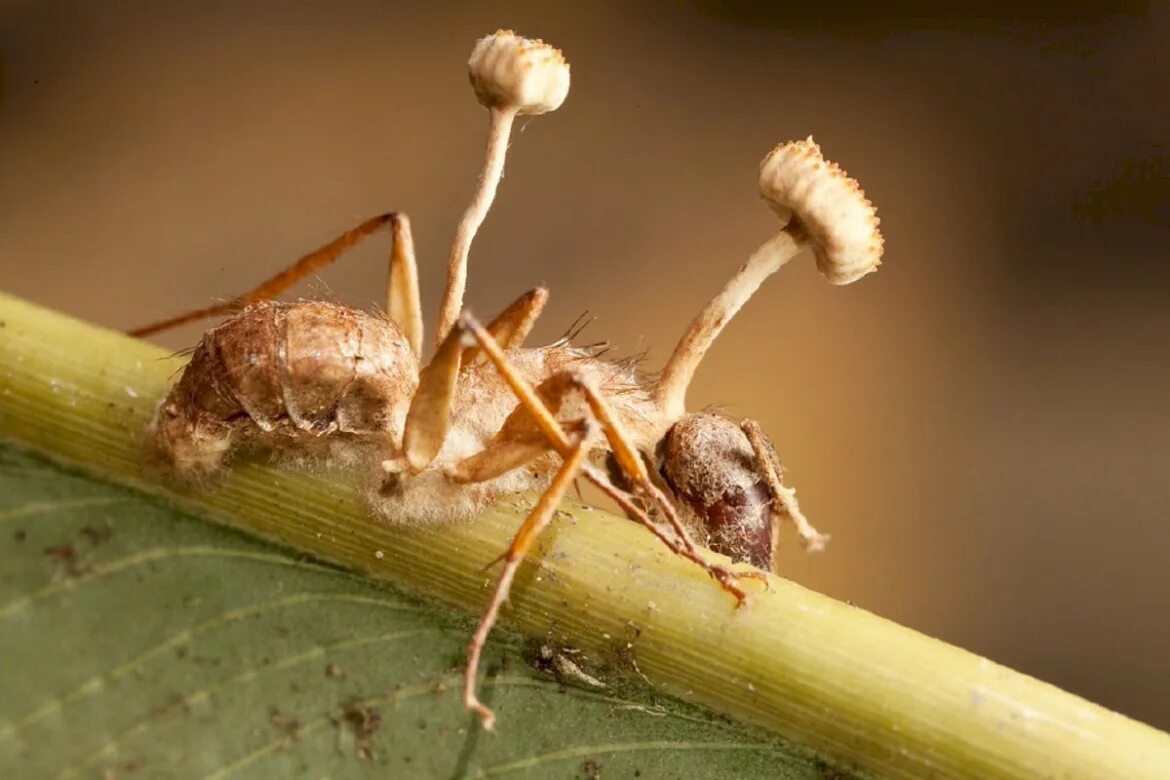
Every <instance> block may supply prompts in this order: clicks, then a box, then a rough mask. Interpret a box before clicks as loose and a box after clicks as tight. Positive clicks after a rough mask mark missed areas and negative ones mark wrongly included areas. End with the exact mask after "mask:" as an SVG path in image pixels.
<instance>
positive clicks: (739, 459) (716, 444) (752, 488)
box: [660, 412, 774, 571]
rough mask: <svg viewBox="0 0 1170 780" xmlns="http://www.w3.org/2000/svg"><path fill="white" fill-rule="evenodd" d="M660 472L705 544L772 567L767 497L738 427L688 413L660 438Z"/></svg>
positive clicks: (703, 414) (749, 447) (733, 556)
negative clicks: (698, 527)
mask: <svg viewBox="0 0 1170 780" xmlns="http://www.w3.org/2000/svg"><path fill="white" fill-rule="evenodd" d="M660 453H661V458H662V462H661V472H662V475H663V477H664V478H665V479H666V481H667V483H668V484H669V485H670V488H671V490H672V492H673V493H674V494H675V496H676V497H677V498H678V499H679V500H680V501H681V502H683V503H685V504H686V505H687V506H688V507H689V508H690V510H691V511H692V512H694V514H695V515H696V518H697V520H698V521H699V523H700V524H701V525H702V528H703V531H705V532H706V534H707V539H706V542H707V546H708V547H710V548H711V549H712V550H714V551H715V552H718V553H722V554H724V555H726V556H728V557H729V558H731V559H732V560H733V561H736V562H744V563H750V564H752V565H754V566H758V567H759V568H761V569H764V570H765V571H770V570H771V569H772V558H773V543H774V539H773V533H774V532H773V508H772V507H773V496H772V492H771V490H770V489H769V487H768V483H767V481H766V479H765V477H764V475H763V474H762V473H761V470H760V467H759V464H758V462H757V459H756V456H755V454H754V451H753V449H752V445H751V442H750V441H749V440H748V437H747V435H746V434H745V433H744V431H743V430H742V428H741V427H740V426H739V424H737V423H736V422H734V421H733V420H729V419H728V418H726V417H723V416H722V415H718V414H712V413H709V412H700V413H697V414H688V415H685V416H683V417H682V419H680V420H679V421H678V422H677V423H675V424H674V425H673V426H672V427H671V428H670V430H669V431H667V433H666V436H665V437H664V438H663V440H662V445H661V449H660Z"/></svg>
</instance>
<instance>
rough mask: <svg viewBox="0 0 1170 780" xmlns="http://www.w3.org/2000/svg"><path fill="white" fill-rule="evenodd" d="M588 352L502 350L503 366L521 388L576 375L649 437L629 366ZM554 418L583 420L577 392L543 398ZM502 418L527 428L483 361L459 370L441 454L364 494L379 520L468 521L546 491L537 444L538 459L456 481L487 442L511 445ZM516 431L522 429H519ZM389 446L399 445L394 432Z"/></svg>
mask: <svg viewBox="0 0 1170 780" xmlns="http://www.w3.org/2000/svg"><path fill="white" fill-rule="evenodd" d="M596 354H597V350H596V349H595V348H591V347H587V348H578V347H574V346H572V345H571V344H570V343H569V342H568V341H567V340H564V339H563V340H560V341H557V342H555V343H553V344H550V345H548V346H544V347H532V348H528V347H524V348H517V349H511V350H508V351H507V352H506V353H505V356H506V357H507V360H508V362H509V363H510V364H511V365H512V367H513V368H514V369H515V371H516V373H517V374H518V375H519V376H520V377H521V378H523V379H524V380H525V381H527V382H528V383H529V384H531V385H533V386H535V387H539V386H540V385H541V384H542V383H544V382H546V381H547V380H548V379H550V378H552V377H556V376H562V375H564V374H565V372H569V371H572V372H578V373H579V374H580V375H582V376H584V377H588V381H589V382H590V383H592V384H593V385H594V386H595V387H597V388H599V389H600V390H601V392H603V393H605V394H606V398H607V399H608V400H609V402H610V407H611V409H612V411H613V413H614V415H615V417H617V419H618V420H619V421H620V424H621V425H623V426H624V427H625V428H626V429H627V430H629V431H633V432H637V435H638V440H639V441H640V442H641V441H647V440H649V439H651V438H652V436H653V433H654V422H655V419H656V415H655V408H654V406H653V403H652V402H651V399H650V396H649V394H648V393H647V391H646V390H645V389H644V388H645V383H644V381H643V380H642V378H641V377H640V376H639V375H638V373H637V369H636V366H635V364H634V362H633V361H608V360H604V359H600V358H598V357H596ZM548 400H549V402H550V403H549V405H550V407H553V406H555V407H556V408H555V415H556V418H557V419H558V420H559V421H561V423H562V424H563V425H564V426H565V427H567V428H569V427H572V426H573V425H574V424H575V423H576V422H577V421H580V420H582V419H585V418H586V417H587V416H588V415H589V409H588V407H587V405H586V403H585V401H584V399H582V398H581V397H580V396H579V395H578V394H568V395H566V396H564V397H562V398H559V399H555V400H554V399H548ZM509 418H513V419H514V421H515V422H517V423H521V424H524V423H527V419H526V418H525V416H524V415H523V413H522V412H520V413H517V404H516V395H515V392H514V391H513V390H512V388H511V387H510V386H509V385H508V384H507V382H506V381H505V380H504V379H503V377H502V376H501V375H500V372H499V371H497V370H496V368H495V366H493V365H492V363H491V362H489V361H487V360H473V361H471V363H470V364H469V365H466V366H463V367H462V369H461V370H460V372H459V378H458V381H457V385H456V390H455V395H454V398H453V399H452V403H451V417H450V422H449V428H448V431H447V435H446V437H445V438H444V441H443V446H442V449H441V450H440V451H439V453H438V455H437V456H436V457H435V459H434V461H433V463H432V466H431V467H430V468H427V469H425V470H423V471H420V472H416V473H411V472H410V471H409V470H402V471H398V470H397V469H396V470H395V471H394V472H392V473H391V474H390V475H389V477H388V478H387V479H385V480H384V481H383V483H382V485H381V487H379V488H377V489H376V490H375V491H374V492H372V493H371V496H370V504H371V506H372V507H373V509H374V510H375V511H376V512H377V513H378V514H379V515H380V516H381V517H383V518H385V519H387V520H389V521H391V522H395V523H407V524H409V523H441V522H451V521H457V520H461V519H465V518H467V517H470V516H473V515H474V514H475V513H476V512H478V511H479V510H481V509H484V508H485V507H487V506H489V505H491V504H493V503H495V502H496V501H498V500H499V499H500V498H502V497H504V496H506V495H509V494H513V493H521V492H538V491H543V490H544V489H546V488H547V487H548V484H549V481H550V480H551V479H552V477H553V474H554V473H555V472H556V471H557V468H558V467H559V464H560V458H559V457H558V456H557V454H556V453H555V452H553V451H551V450H549V449H548V448H547V446H546V445H545V444H544V443H543V440H539V443H538V444H537V445H536V446H537V448H538V449H539V450H540V451H541V454H539V455H537V456H536V457H534V458H532V459H531V460H527V461H525V462H523V463H521V464H519V465H518V466H517V467H515V468H511V469H508V470H506V471H504V473H502V474H500V475H499V476H495V477H493V478H490V479H486V480H483V481H479V480H478V479H475V480H472V479H465V478H460V477H459V476H458V474H457V473H456V468H457V466H458V464H460V463H465V462H468V460H469V459H473V458H474V457H475V456H476V455H478V454H479V453H482V452H484V451H485V450H488V449H489V448H490V447H491V446H492V444H493V443H500V444H506V443H507V442H508V441H509V438H511V439H513V440H519V439H522V438H524V434H523V433H522V432H521V431H520V430H519V429H520V428H521V425H516V426H513V427H512V428H509V426H508V425H507V423H508V421H509ZM523 427H527V426H526V425H524V426H523ZM397 441H399V442H401V433H400V432H399V434H398V437H397ZM606 451H607V450H606V447H605V442H604V440H600V441H598V442H596V446H595V447H594V448H593V449H592V450H591V452H590V455H589V457H590V459H591V460H593V461H598V462H599V461H600V460H602V459H603V458H604V454H605V452H606Z"/></svg>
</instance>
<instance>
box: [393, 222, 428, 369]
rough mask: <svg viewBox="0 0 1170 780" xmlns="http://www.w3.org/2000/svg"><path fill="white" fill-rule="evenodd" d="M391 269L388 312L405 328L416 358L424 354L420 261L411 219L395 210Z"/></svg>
mask: <svg viewBox="0 0 1170 780" xmlns="http://www.w3.org/2000/svg"><path fill="white" fill-rule="evenodd" d="M390 234H391V241H392V242H393V243H392V245H391V247H390V269H389V271H388V272H387V274H386V314H387V315H389V317H390V319H392V320H394V322H395V323H396V324H397V325H398V327H400V328H402V332H403V333H404V334H405V335H406V343H407V344H410V351H411V352H413V353H414V356H415V357H416V358H421V357H422V341H423V320H422V303H421V302H420V300H419V292H418V263H417V262H416V261H415V259H414V237H413V236H412V235H411V233H410V220H409V219H408V218H407V216H406V215H405V214H395V215H393V216H392V217H391V220H390Z"/></svg>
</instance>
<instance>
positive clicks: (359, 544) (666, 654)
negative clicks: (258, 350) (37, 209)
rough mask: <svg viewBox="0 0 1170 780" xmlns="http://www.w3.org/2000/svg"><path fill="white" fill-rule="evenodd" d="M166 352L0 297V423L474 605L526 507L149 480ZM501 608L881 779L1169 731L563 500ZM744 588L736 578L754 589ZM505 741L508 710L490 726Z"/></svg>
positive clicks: (1124, 771)
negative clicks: (419, 510) (757, 579)
mask: <svg viewBox="0 0 1170 780" xmlns="http://www.w3.org/2000/svg"><path fill="white" fill-rule="evenodd" d="M180 365H181V361H179V360H177V359H175V358H168V357H165V354H164V353H163V352H162V350H160V349H158V348H157V347H154V346H151V345H149V344H146V343H144V342H140V341H135V340H132V339H129V338H126V337H124V336H122V335H120V334H117V333H113V332H110V331H107V330H103V329H100V328H97V327H94V326H92V325H88V324H85V323H82V322H78V321H76V320H74V319H71V318H68V317H66V316H63V315H61V314H57V313H54V312H51V311H47V310H45V309H42V308H39V307H36V306H34V305H32V304H29V303H26V302H23V301H20V300H17V299H14V298H11V297H8V296H5V295H3V294H0V436H2V437H4V438H6V439H9V440H13V441H15V442H17V443H20V444H23V445H24V446H27V447H31V448H33V449H36V450H38V451H40V452H42V453H45V454H48V455H49V456H51V457H54V458H56V459H59V460H63V461H68V462H71V463H74V464H78V465H80V466H81V467H82V468H85V469H87V470H89V471H92V472H96V473H98V474H99V475H100V476H102V477H103V478H106V479H109V480H112V481H115V482H119V483H122V484H127V485H132V486H134V487H137V488H140V489H144V490H148V491H150V492H153V493H156V494H165V495H166V496H168V497H170V498H171V499H172V500H175V501H177V502H181V503H182V504H183V505H185V506H187V507H190V508H193V509H195V510H196V511H198V512H200V513H201V514H203V515H205V516H208V517H210V518H211V519H214V520H216V521H218V522H222V523H226V524H229V525H232V526H235V527H238V528H241V529H245V530H247V531H249V532H253V533H258V534H261V535H263V536H265V537H268V538H271V539H274V540H277V541H279V542H281V543H283V544H286V545H288V546H290V547H293V548H295V549H297V550H301V551H304V552H306V553H309V554H311V555H314V556H317V557H319V558H322V559H326V560H329V561H333V562H335V563H338V564H340V565H342V566H345V567H347V568H350V569H353V570H355V571H359V572H361V573H363V574H365V575H368V576H371V577H375V578H381V579H385V580H390V581H393V582H394V583H397V584H399V585H401V586H404V587H407V588H408V589H410V590H412V591H414V592H416V593H422V594H424V595H427V596H429V597H430V598H432V599H436V600H439V601H441V602H444V603H446V604H449V605H452V606H454V607H456V608H458V609H461V610H465V611H469V612H472V613H477V612H478V611H479V609H480V608H481V607H482V605H483V604H484V602H485V599H486V597H487V590H486V588H487V586H488V585H489V583H490V582H491V580H492V578H493V576H494V572H493V571H492V570H489V569H485V567H487V566H488V564H489V563H491V562H492V561H493V559H495V558H496V557H497V556H498V555H499V554H500V552H501V551H502V550H503V549H504V547H505V546H506V544H507V541H508V540H509V539H510V536H511V534H512V533H513V532H514V530H515V528H516V526H517V524H518V523H519V521H520V519H521V516H522V511H523V507H522V502H520V501H510V502H506V503H505V504H503V505H501V506H499V507H497V508H494V509H491V510H489V511H486V512H484V513H483V514H482V515H480V516H479V517H477V518H474V519H469V520H468V521H467V522H464V523H456V524H452V525H449V526H444V527H441V528H436V527H391V526H387V525H384V524H381V523H379V522H377V521H376V520H374V519H372V518H371V517H370V516H369V515H368V514H367V513H366V512H365V511H364V509H363V506H362V503H361V501H360V499H359V496H358V493H357V491H356V490H355V489H354V488H353V487H352V486H351V485H350V484H349V483H347V482H346V481H345V479H344V475H341V474H316V475H309V474H305V473H301V472H295V471H289V470H286V469H282V468H278V467H265V466H260V465H254V464H251V465H242V466H240V467H238V468H235V469H234V470H233V471H232V473H231V474H230V475H229V476H228V477H227V478H225V479H223V480H222V481H217V482H216V483H215V484H214V485H211V486H207V487H204V488H201V489H177V488H176V487H175V486H173V485H169V484H167V483H166V482H165V480H164V479H163V478H162V477H160V476H157V475H153V474H152V470H151V468H150V467H149V465H148V464H147V463H145V461H144V456H143V450H142V447H141V443H140V442H141V435H142V431H143V429H144V428H145V427H146V425H147V423H148V421H149V419H150V417H151V414H152V410H153V408H154V406H155V404H156V403H157V401H158V399H159V398H160V397H161V395H162V394H163V393H164V392H165V390H166V387H167V384H168V382H169V381H170V379H171V378H172V377H173V375H174V373H175V371H176V370H177V369H178V368H179V367H180ZM539 547H540V552H539V554H537V555H534V556H533V559H532V560H530V561H529V563H528V564H526V566H525V568H524V569H523V570H522V573H521V576H520V577H518V579H517V582H516V587H515V589H514V591H513V596H512V600H511V610H510V611H509V612H508V613H507V615H506V618H507V623H508V624H509V625H511V626H512V627H514V628H516V629H518V630H520V631H522V632H524V633H525V634H528V635H530V636H534V637H551V638H553V639H554V640H557V641H561V642H564V643H566V644H568V645H571V646H575V647H579V648H582V649H584V650H586V651H590V652H594V653H600V654H606V655H609V656H611V657H612V656H613V655H615V654H616V655H618V656H622V657H625V658H627V659H629V658H630V657H633V658H634V659H635V660H636V663H637V668H638V670H639V671H640V672H641V673H642V674H643V675H645V677H646V678H648V679H649V680H650V681H651V682H652V683H654V684H655V685H657V686H659V687H661V688H662V689H664V690H667V691H669V692H671V693H673V694H676V695H679V696H682V697H684V698H687V699H690V700H692V701H695V702H699V703H701V704H704V705H706V706H708V707H710V708H712V709H714V710H716V711H719V712H722V713H725V714H727V715H729V716H731V717H733V718H737V719H739V720H741V721H744V722H746V723H750V724H753V725H755V726H758V727H762V728H764V729H766V730H768V731H770V732H772V733H774V734H777V735H779V736H781V737H783V738H785V739H787V740H789V741H791V742H794V743H796V744H798V745H803V746H806V747H808V748H810V749H812V750H814V751H816V752H818V753H820V754H822V755H824V756H826V757H828V758H830V759H831V760H833V761H837V762H841V763H842V764H844V765H848V766H853V767H856V768H859V769H862V770H866V771H869V772H872V773H874V774H876V775H879V776H883V777H923V776H930V777H938V778H960V777H984V778H1032V777H1052V778H1106V777H1108V778H1118V777H1124V778H1155V777H1166V773H1167V771H1170V736H1168V735H1166V734H1164V733H1162V732H1160V731H1157V730H1155V729H1153V728H1150V727H1148V726H1145V725H1143V724H1141V723H1138V722H1135V721H1133V720H1130V719H1128V718H1126V717H1124V716H1122V715H1118V714H1116V713H1113V712H1110V711H1108V710H1105V709H1103V708H1101V707H1098V706H1096V705H1094V704H1091V703H1089V702H1087V701H1084V700H1083V699H1080V698H1078V697H1076V696H1073V695H1071V694H1068V693H1065V692H1064V691H1061V690H1059V689H1057V688H1055V687H1053V686H1051V685H1048V684H1045V683H1042V682H1039V681H1037V680H1035V679H1033V678H1030V677H1027V676H1025V675H1022V674H1019V673H1016V672H1013V671H1012V670H1010V669H1007V668H1005V667H1003V666H1000V665H998V664H995V663H992V662H991V661H988V660H986V659H983V658H980V657H978V656H976V655H973V654H971V653H968V652H965V651H963V650H960V649H958V648H955V647H951V646H949V645H946V644H944V643H942V642H939V641H937V640H934V639H931V638H929V637H926V636H923V635H922V634H919V633H916V632H914V631H911V630H909V629H906V628H903V627H901V626H898V625H896V624H894V623H891V622H889V621H887V620H883V619H882V618H879V617H876V616H874V615H872V614H870V613H868V612H865V611H863V610H861V609H857V608H855V607H851V606H848V605H846V604H842V603H840V602H837V601H834V600H832V599H830V598H827V597H825V596H822V595H820V594H817V593H813V592H811V591H808V590H805V589H804V588H801V587H800V586H798V585H795V584H793V583H790V582H787V581H785V580H783V579H780V578H772V580H771V588H770V590H768V591H766V592H764V591H760V592H758V593H756V594H755V595H754V597H753V600H752V601H751V603H750V605H749V606H748V607H746V608H744V609H741V610H738V611H737V610H735V609H734V608H733V603H732V600H731V599H730V598H729V597H728V596H727V594H726V593H724V592H723V591H721V590H720V589H719V588H718V587H717V586H716V585H715V584H714V583H713V582H712V581H711V580H709V579H708V578H707V577H706V576H705V575H704V574H702V572H701V571H700V570H699V569H698V568H697V567H695V566H693V565H692V564H689V563H687V562H686V561H683V560H681V559H679V558H676V557H675V556H673V555H671V554H669V553H668V552H667V551H666V550H665V549H663V548H662V546H661V545H660V544H659V543H658V542H657V541H656V540H654V539H653V538H652V537H651V536H650V535H649V534H648V533H646V532H645V531H644V530H643V529H641V528H640V527H638V526H636V525H635V524H633V523H630V522H628V521H626V520H624V519H620V518H616V517H613V516H611V515H608V514H606V513H604V512H602V511H600V510H590V509H588V508H581V507H566V512H565V513H564V515H563V516H562V518H561V519H560V520H558V521H557V522H556V523H554V525H553V527H552V528H551V529H550V531H549V532H548V534H547V535H546V537H545V538H544V539H543V540H542V543H541V544H540V545H539ZM749 586H750V585H749ZM498 728H499V730H500V732H501V733H500V737H499V738H502V739H506V738H507V731H508V723H507V719H506V717H505V718H503V719H502V720H501V721H500V723H499V726H498Z"/></svg>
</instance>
